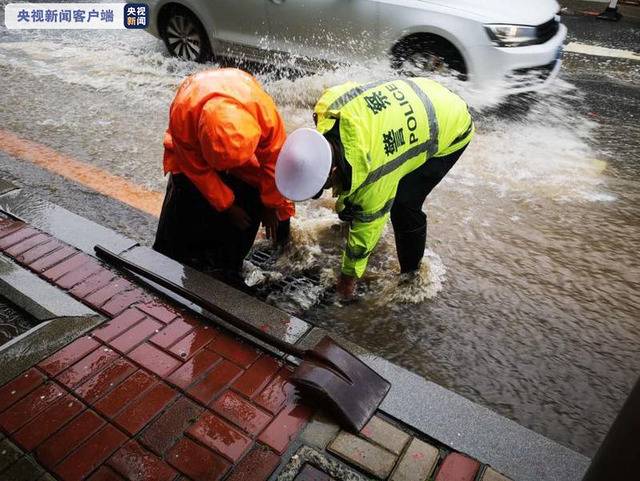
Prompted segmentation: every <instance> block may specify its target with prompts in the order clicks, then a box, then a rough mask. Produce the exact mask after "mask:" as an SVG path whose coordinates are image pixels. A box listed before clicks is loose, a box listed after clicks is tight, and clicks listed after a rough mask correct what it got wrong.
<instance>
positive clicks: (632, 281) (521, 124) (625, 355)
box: [0, 22, 640, 456]
mask: <svg viewBox="0 0 640 481" xmlns="http://www.w3.org/2000/svg"><path fill="white" fill-rule="evenodd" d="M2 24H4V22H2ZM632 38H635V39H636V40H637V39H638V37H632ZM634 41H635V40H634ZM626 48H627V49H629V50H632V51H634V50H635V51H638V50H640V41H638V42H637V43H636V44H635V45H628V44H627V45H626ZM202 68H205V66H202V65H198V64H194V63H189V62H185V61H180V60H176V59H172V58H169V57H167V56H166V53H165V50H164V47H163V45H162V43H161V42H160V41H159V40H157V39H155V38H153V37H151V36H150V35H148V34H146V33H144V32H134V31H114V32H108V31H100V32H98V31H93V32H58V33H56V32H45V31H42V32H22V33H16V32H9V31H7V30H6V29H5V28H4V26H2V27H0V78H2V83H3V87H4V88H3V89H2V90H1V91H0V129H1V130H5V131H9V132H12V133H14V134H16V135H18V136H20V137H22V138H25V139H28V140H32V141H37V142H39V143H42V144H44V145H46V146H47V147H50V148H52V149H55V150H57V151H59V152H62V153H64V154H66V155H68V156H71V157H73V158H74V159H76V160H79V161H82V162H86V163H88V164H91V165H95V166H99V167H101V168H102V169H104V170H106V171H108V172H110V173H113V174H116V175H119V176H122V177H124V178H126V179H128V180H130V181H131V182H133V183H135V184H139V185H143V186H145V187H147V188H149V189H152V190H156V191H163V190H164V185H165V179H164V178H163V176H162V169H161V159H162V137H163V134H164V129H165V128H166V124H167V119H168V108H169V104H170V102H171V100H172V97H173V95H174V92H175V88H176V87H177V85H178V83H179V82H180V81H181V80H182V79H183V78H184V76H186V75H188V74H189V73H192V72H194V71H195V70H198V69H202ZM393 75H395V73H394V72H392V71H391V70H390V69H389V68H388V66H387V65H386V63H382V62H381V63H380V64H378V65H356V66H353V67H350V68H342V69H339V70H336V71H330V72H323V73H318V74H316V75H307V76H302V77H295V78H277V77H276V76H274V75H266V74H263V75H258V78H259V79H260V80H261V81H262V82H263V84H264V85H265V87H266V89H267V91H268V92H269V93H270V94H271V95H272V96H273V97H274V99H275V100H276V103H277V104H278V106H279V108H280V109H281V113H282V114H283V117H284V119H285V122H286V124H287V130H288V131H291V130H293V129H295V128H298V127H301V126H312V125H313V122H312V118H311V110H312V108H313V105H314V103H315V101H316V100H317V98H318V97H319V95H320V93H321V92H322V91H323V89H324V88H326V87H328V86H331V85H334V84H336V83H339V82H344V81H347V80H356V81H366V82H368V81H371V80H374V79H383V78H387V77H390V76H393ZM445 81H446V82H447V84H448V85H450V87H451V88H452V89H454V90H456V91H457V92H458V93H459V94H460V95H462V96H463V97H465V98H466V99H467V101H468V102H469V103H470V104H471V106H472V107H473V108H474V111H475V119H476V125H477V129H478V131H477V135H476V137H475V139H474V140H473V142H472V143H471V145H470V147H469V148H468V149H467V151H466V152H465V154H464V155H463V156H462V158H461V160H460V161H459V162H458V163H457V164H456V166H455V167H454V169H453V170H452V171H451V173H450V174H449V175H448V176H447V178H446V179H445V180H444V181H443V183H442V184H441V185H440V186H439V187H438V188H437V189H435V191H434V193H433V194H432V195H431V196H430V197H429V199H428V201H427V205H426V210H427V215H428V222H429V227H428V229H429V230H428V240H427V243H428V248H429V251H428V255H427V257H426V258H425V262H424V265H423V270H422V272H421V278H420V279H419V283H418V284H417V285H409V286H400V287H399V286H398V276H397V272H398V271H399V269H398V265H397V261H396V257H395V244H394V241H393V232H392V231H391V226H388V229H387V231H386V233H385V235H384V237H383V240H382V241H381V243H380V244H379V246H378V249H377V251H376V252H375V254H374V256H373V257H372V260H371V268H370V269H369V271H368V273H367V276H366V278H365V282H364V283H363V284H362V286H361V289H362V292H361V297H360V300H359V301H358V302H355V303H352V304H348V305H340V304H338V303H337V302H335V301H334V300H333V299H332V298H331V295H330V294H329V295H328V297H327V298H326V301H325V302H323V303H322V304H321V305H313V303H314V301H315V300H316V299H317V298H318V293H292V294H291V293H290V294H289V296H288V297H287V296H285V297H284V298H283V297H282V296H280V297H278V298H274V299H272V302H274V303H276V304H278V305H280V306H283V307H285V308H287V307H288V308H291V309H294V310H298V311H300V310H302V311H305V312H304V314H303V315H304V317H305V318H307V319H308V320H310V321H312V322H314V323H316V324H318V325H321V326H322V327H326V328H328V329H330V330H333V331H335V332H337V333H339V334H341V335H343V336H345V337H347V338H349V339H350V340H353V341H354V342H356V343H358V344H361V345H363V346H365V347H368V348H370V349H371V350H372V351H374V352H375V353H377V354H380V355H382V356H384V357H386V358H388V359H390V360H392V361H393V362H395V363H398V364H401V365H403V366H405V367H407V368H408V369H410V370H412V371H415V372H417V373H419V374H421V375H423V376H425V377H426V378H428V379H431V380H433V381H435V382H437V383H439V384H441V385H443V386H444V387H447V388H449V389H451V390H453V391H455V392H457V393H459V394H461V395H463V396H465V397H467V398H469V399H471V400H473V401H475V402H478V403H480V404H482V405H484V406H487V407H489V408H491V409H493V410H495V411H497V412H499V413H500V414H503V415H505V416H507V417H509V418H511V419H513V420H515V421H517V422H519V423H521V424H523V425H525V426H527V427H529V428H531V429H533V430H535V431H536V432H538V433H541V434H543V435H545V436H548V437H550V438H552V439H554V440H556V441H558V442H560V443H561V444H564V445H566V446H569V447H571V448H573V449H575V450H577V451H580V452H582V453H584V454H586V455H589V456H590V455H593V453H594V452H595V449H596V448H597V446H598V445H599V443H600V441H601V440H602V438H603V436H604V434H605V433H606V430H607V429H608V427H609V425H610V423H611V422H612V420H613V418H614V416H615V414H616V412H617V411H618V409H619V408H620V406H621V405H622V402H623V400H624V398H625V396H626V395H627V393H628V392H629V391H630V389H631V387H632V385H633V383H634V381H635V379H636V377H637V376H638V373H639V372H640V347H639V346H640V321H639V319H640V294H639V293H638V288H639V286H640V260H639V256H638V252H640V88H639V85H640V62H638V61H634V60H628V59H616V58H604V57H595V56H589V55H582V54H572V53H569V54H566V58H565V66H564V70H563V72H562V74H561V79H559V80H558V81H557V82H556V83H555V85H553V86H552V87H551V88H550V89H549V90H547V91H545V92H544V93H543V94H540V95H538V96H536V97H535V99H533V100H531V103H530V104H529V105H528V106H526V107H523V105H522V102H520V103H518V102H513V103H511V104H509V105H507V106H506V107H500V108H498V107H496V106H495V105H494V104H495V103H496V102H497V101H498V100H499V97H498V96H495V97H494V96H487V95H479V94H478V93H476V92H472V91H470V90H469V87H468V86H467V85H466V84H464V83H462V82H457V81H452V80H450V79H445ZM0 147H1V146H0ZM0 174H2V175H4V176H7V177H8V178H12V179H17V180H18V181H19V182H20V183H22V184H23V185H27V186H29V187H32V188H35V189H38V194H39V195H41V196H43V197H45V198H47V199H49V200H52V201H53V202H57V203H60V204H61V205H63V206H64V207H66V208H68V209H70V210H73V211H75V212H77V213H79V214H81V215H84V216H86V217H89V218H91V219H93V220H95V221H97V222H100V223H103V224H105V225H109V226H110V227H113V228H116V229H118V230H120V231H122V232H123V233H124V234H125V235H129V236H131V237H133V238H136V239H138V240H139V241H141V242H142V243H145V244H147V245H150V243H151V242H152V239H153V236H154V233H155V220H154V219H153V218H151V217H150V216H146V215H141V214H139V213H134V214H132V215H131V216H129V213H130V209H126V208H121V207H118V205H116V204H114V203H113V202H108V201H105V200H103V199H101V198H100V196H99V195H98V194H95V193H91V192H90V191H88V190H86V189H83V188H81V187H79V186H77V185H72V184H70V183H68V182H66V181H64V180H61V179H60V178H57V177H55V176H52V175H51V174H48V173H46V172H44V171H42V170H39V169H38V168H36V167H33V166H31V165H26V164H23V163H22V162H20V161H19V160H16V159H11V158H9V157H7V156H1V155H0ZM325 195H326V194H325ZM65 197H66V198H67V200H66V201H65V200H64V198H65ZM69 199H71V200H69ZM332 206H333V203H332V200H331V199H330V198H328V197H325V198H321V199H319V200H318V201H312V202H309V203H305V204H302V205H299V206H298V213H299V215H298V217H297V218H296V219H295V221H294V224H293V229H294V230H293V235H294V243H293V246H292V247H291V251H290V252H288V253H287V254H286V256H285V257H283V258H282V259H280V261H279V262H278V265H277V270H278V272H280V273H286V274H296V273H305V272H309V271H314V272H317V273H318V274H319V275H320V277H321V279H322V284H323V289H320V290H319V291H323V292H324V290H325V289H324V287H325V286H326V287H328V286H330V285H331V284H332V281H333V279H334V276H335V275H336V271H337V269H338V266H339V257H340V253H341V249H342V247H343V241H342V238H341V234H340V229H339V221H338V218H337V216H336V215H335V213H333V211H332Z"/></svg>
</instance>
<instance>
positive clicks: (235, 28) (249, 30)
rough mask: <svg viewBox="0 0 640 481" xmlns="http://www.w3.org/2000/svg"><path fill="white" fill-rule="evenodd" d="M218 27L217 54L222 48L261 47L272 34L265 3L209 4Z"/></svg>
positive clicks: (223, 0)
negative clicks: (270, 33) (264, 40)
mask: <svg viewBox="0 0 640 481" xmlns="http://www.w3.org/2000/svg"><path fill="white" fill-rule="evenodd" d="M206 5H207V8H208V10H209V13H210V15H211V17H212V19H213V22H214V25H215V32H214V34H215V39H216V42H217V43H218V48H217V50H218V51H220V50H221V47H222V50H224V48H225V47H232V45H231V44H235V45H233V47H237V46H238V45H240V46H245V47H259V45H260V44H261V43H262V42H263V39H264V38H265V37H267V35H268V34H269V27H268V24H267V14H266V4H265V0H242V1H238V0H207V1H206Z"/></svg>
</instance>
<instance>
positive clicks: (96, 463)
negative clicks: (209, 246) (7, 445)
mask: <svg viewBox="0 0 640 481" xmlns="http://www.w3.org/2000/svg"><path fill="white" fill-rule="evenodd" d="M0 251H2V252H4V253H5V254H6V255H8V256H10V257H12V258H13V259H14V260H15V261H16V262H18V263H20V264H22V265H24V266H26V267H27V268H28V269H30V270H32V271H34V272H36V273H37V274H38V275H40V276H41V277H43V278H45V279H47V280H49V281H50V282H51V283H53V284H54V285H57V286H58V287H60V288H62V289H65V290H67V291H68V292H69V294H71V295H72V296H73V297H75V298H77V299H79V300H81V301H82V302H84V303H85V304H87V305H89V306H90V307H92V308H94V309H95V310H97V311H100V312H102V313H103V314H104V315H105V316H107V317H108V318H110V319H111V320H110V321H109V322H106V323H104V324H102V325H100V326H99V327H97V328H96V329H94V330H93V331H92V332H90V333H89V334H88V335H85V336H82V337H80V338H79V339H77V340H75V341H73V342H72V343H71V344H69V345H67V346H66V347H64V348H63V349H61V350H59V351H58V352H56V353H54V354H53V355H51V356H50V357H49V358H47V359H45V360H43V361H42V362H40V363H39V364H38V365H37V366H35V367H32V368H31V369H29V370H28V371H27V372H25V373H22V374H21V375H20V376H18V377H17V378H15V379H14V380H12V381H10V382H9V383H8V384H6V385H4V386H3V387H2V388H0V429H1V430H2V432H3V433H4V434H5V435H6V436H7V437H8V438H10V440H11V441H12V442H14V443H16V444H17V445H18V446H19V447H20V448H21V449H23V450H24V451H25V452H27V453H31V454H32V455H33V456H34V457H35V459H37V460H38V462H39V463H40V464H41V465H42V466H43V467H45V468H46V469H47V470H48V471H49V472H50V473H51V474H53V475H54V476H55V477H57V478H59V479H62V480H65V481H67V480H68V481H77V480H84V479H90V480H91V481H108V480H123V479H127V480H132V481H133V480H136V481H137V480H149V481H152V480H153V481H164V480H167V481H169V480H174V479H180V480H187V479H191V480H194V481H199V480H218V479H221V478H222V477H223V476H225V475H227V473H229V472H231V474H230V475H229V477H227V478H226V479H228V480H233V481H239V480H251V481H261V480H265V479H267V478H268V477H269V475H270V474H271V473H272V472H273V471H274V470H275V468H276V467H277V466H278V464H279V463H280V456H281V455H282V454H283V453H284V451H285V450H286V449H287V446H288V445H289V443H290V441H291V440H292V439H294V438H295V437H296V435H297V433H298V432H299V431H300V430H301V428H302V427H303V425H304V424H305V423H306V422H307V420H308V418H309V416H310V415H311V411H310V409H309V408H307V407H305V406H303V405H301V404H298V403H297V402H296V399H295V397H294V395H293V387H292V385H291V384H289V383H288V382H287V379H288V378H289V376H290V373H291V369H290V368H289V367H288V366H286V365H283V364H282V363H281V362H280V361H278V360H277V359H276V358H274V357H272V356H271V355H269V354H267V353H264V352H261V351H260V350H259V349H257V348H255V347H253V346H251V345H249V344H247V343H243V342H242V341H240V340H238V339H235V338H233V337H230V336H229V335H227V334H225V333H223V332H222V331H221V330H219V329H216V328H214V327H212V326H211V325H208V324H206V323H204V322H203V321H201V320H199V319H198V318H197V317H195V316H192V315H189V314H187V313H184V312H179V311H176V310H174V309H172V308H171V307H170V306H169V305H167V304H166V303H165V302H164V301H163V300H161V299H160V298H159V297H156V296H153V295H150V294H149V293H147V292H146V291H143V290H141V289H139V288H138V287H136V286H134V285H133V284H131V283H130V282H128V281H127V280H126V279H124V278H122V277H120V276H118V275H116V274H115V273H114V272H112V271H110V270H108V269H106V268H105V267H103V266H102V264H101V263H100V262H99V261H97V260H96V259H94V258H93V257H90V256H88V255H86V254H84V253H82V252H80V251H78V250H76V249H74V248H72V247H70V246H68V245H65V244H63V243H62V242H60V241H58V240H56V239H54V238H53V237H51V236H49V235H48V234H45V233H43V232H40V231H38V230H36V229H34V228H32V227H29V226H28V225H25V224H23V223H21V222H17V221H13V220H9V219H2V220H0Z"/></svg>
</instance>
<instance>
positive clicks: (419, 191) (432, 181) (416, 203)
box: [391, 145, 467, 273]
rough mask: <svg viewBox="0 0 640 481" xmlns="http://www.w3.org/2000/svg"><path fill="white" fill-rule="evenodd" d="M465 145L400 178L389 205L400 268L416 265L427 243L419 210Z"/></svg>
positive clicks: (415, 267) (424, 223) (414, 267)
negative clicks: (391, 204)
mask: <svg viewBox="0 0 640 481" xmlns="http://www.w3.org/2000/svg"><path fill="white" fill-rule="evenodd" d="M466 148H467V146H466V145H465V146H464V147H463V148H462V149H460V150H458V151H456V152H453V153H452V154H449V155H446V156H444V157H432V158H431V159H429V160H427V161H426V162H425V163H424V164H422V165H421V166H420V167H418V168H417V169H416V170H414V171H413V172H410V173H409V174H407V175H405V176H404V177H403V178H402V179H401V180H400V183H399V184H398V192H397V194H396V198H395V200H394V202H393V207H392V208H391V223H392V224H393V232H394V235H395V239H396V251H397V252H398V261H399V262H400V271H401V272H403V273H404V272H411V271H415V270H417V269H418V268H419V267H420V261H421V260H422V257H423V256H424V248H425V246H426V244H427V215H426V214H425V213H424V212H423V211H422V205H423V204H424V201H425V199H426V198H427V196H428V195H429V193H430V192H431V191H432V190H433V188H434V187H435V186H436V185H438V184H439V183H440V181H441V180H442V179H443V178H444V176H445V175H447V172H449V170H450V169H451V167H453V166H454V164H455V163H456V162H457V161H458V159H459V158H460V156H461V155H462V153H463V152H464V151H465V149H466Z"/></svg>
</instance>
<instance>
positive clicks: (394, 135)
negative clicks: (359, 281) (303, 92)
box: [314, 78, 475, 277]
mask: <svg viewBox="0 0 640 481" xmlns="http://www.w3.org/2000/svg"><path fill="white" fill-rule="evenodd" d="M314 111H315V113H316V115H317V119H318V124H317V129H318V131H319V132H320V133H322V134H325V133H327V132H328V131H329V130H331V128H332V127H333V126H334V124H335V122H336V120H339V133H340V141H341V143H342V146H343V149H344V157H345V160H346V161H347V162H348V163H349V165H350V166H351V185H350V186H349V188H348V190H347V191H345V192H342V193H340V195H339V197H338V201H337V203H336V210H337V211H338V212H339V213H340V212H345V211H346V210H348V211H349V214H350V215H349V217H350V218H352V219H353V220H352V221H351V227H350V230H349V237H348V240H347V246H346V249H345V251H344V253H343V256H342V272H343V273H344V274H347V275H350V276H355V277H361V276H362V274H364V271H365V269H366V267H367V262H368V259H369V256H370V255H371V252H372V251H373V249H374V248H375V246H376V244H377V243H378V241H379V240H380V236H381V235H382V231H383V228H384V225H385V223H386V222H387V220H388V218H389V212H390V211H391V207H392V206H393V200H394V198H395V196H396V191H397V189H398V183H399V182H400V180H401V179H402V177H404V176H405V175H407V174H408V173H410V172H412V171H413V170H415V169H417V168H418V167H420V166H421V165H422V164H424V163H425V162H428V159H430V158H431V157H443V156H445V155H449V154H451V153H453V152H455V151H457V150H458V149H461V148H462V147H464V146H465V145H467V144H468V143H469V142H470V141H471V138H472V137H473V134H474V131H475V130H474V126H473V122H472V120H471V115H470V114H469V110H468V108H467V104H466V103H465V102H464V100H462V99H461V98H460V97H458V96H457V95H456V94H454V93H453V92H451V91H449V90H448V89H446V88H445V87H443V86H442V85H440V84H438V83H437V82H434V81H432V80H428V79H425V78H412V79H396V80H390V81H378V82H372V83H369V84H365V85H360V84H357V83H354V82H347V83H345V84H342V85H338V86H336V87H332V88H329V89H327V90H325V92H324V93H323V94H322V96H321V97H320V100H319V101H318V103H317V104H316V106H315V109H314Z"/></svg>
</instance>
